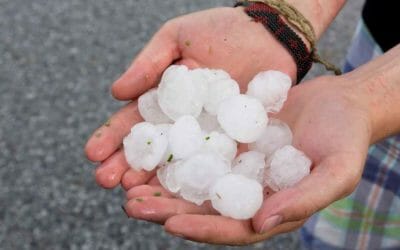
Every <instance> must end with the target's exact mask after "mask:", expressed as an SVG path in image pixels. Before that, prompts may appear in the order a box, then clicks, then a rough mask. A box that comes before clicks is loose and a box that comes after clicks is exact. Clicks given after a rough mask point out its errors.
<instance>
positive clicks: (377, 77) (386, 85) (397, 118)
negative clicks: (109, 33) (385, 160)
mask: <svg viewBox="0 0 400 250" xmlns="http://www.w3.org/2000/svg"><path fill="white" fill-rule="evenodd" d="M347 77H348V79H349V80H350V84H352V83H353V84H354V86H352V87H351V91H354V93H355V95H357V96H358V97H357V98H359V100H360V101H361V104H362V105H364V106H365V107H367V109H368V111H369V114H370V119H371V130H372V131H371V132H372V142H376V141H378V140H380V139H383V138H385V137H388V136H390V135H393V134H396V133H399V132H400V45H397V46H396V47H395V48H393V49H391V50H390V51H388V52H387V53H385V54H384V55H383V56H381V57H379V58H377V59H375V60H373V61H371V62H370V63H368V64H365V65H364V66H362V67H360V68H359V69H357V70H355V71H353V72H352V73H350V74H348V76H347Z"/></svg>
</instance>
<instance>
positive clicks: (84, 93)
mask: <svg viewBox="0 0 400 250" xmlns="http://www.w3.org/2000/svg"><path fill="white" fill-rule="evenodd" d="M231 3H232V1H211V0H193V1H184V0H164V1H156V0H146V1H137V0H120V1H107V0H51V1H49V0H0V117H1V119H0V249H7V250H8V249H10V250H11V249H12V250H14V249H52V250H56V249H146V250H148V249H237V248H231V247H219V246H218V247H217V246H210V245H206V244H197V243H192V242H189V241H185V240H181V239H178V238H175V237H172V236H168V235H167V234H166V233H164V232H163V230H162V227H160V226H158V225H154V224H150V223H147V222H142V221H134V220H128V219H127V218H126V217H125V215H124V214H123V213H122V211H121V208H120V206H121V204H122V203H123V201H124V198H123V192H122V191H121V189H119V188H118V189H115V190H102V189H100V188H99V187H97V186H96V184H95V182H94V179H93V176H92V174H93V170H94V166H93V164H91V163H90V162H88V161H87V160H86V159H85V157H84V154H83V150H82V148H83V145H84V143H85V140H86V139H87V137H88V136H89V134H90V133H91V131H92V130H93V129H95V128H96V127H97V126H98V125H100V124H102V123H103V122H104V121H105V120H106V118H107V117H108V116H109V115H110V114H111V113H112V112H114V111H116V110H117V109H118V107H120V106H121V105H122V104H121V103H118V102H116V101H114V100H113V99H112V98H111V96H110V94H109V87H110V84H111V82H112V81H113V80H114V79H116V78H117V77H118V75H119V74H120V73H121V72H122V71H123V70H124V69H125V68H126V66H127V65H128V64H129V62H130V61H131V59H132V58H133V57H134V55H135V54H136V53H137V52H138V51H139V50H140V48H142V46H143V45H144V44H145V42H146V41H147V40H148V39H149V38H150V37H151V34H152V33H154V32H155V31H156V30H157V27H159V26H160V25H161V24H162V23H163V22H164V21H165V20H167V19H169V18H171V17H173V16H176V15H180V14H183V13H187V12H191V11H195V10H199V9H205V8H210V7H213V6H219V5H222V4H225V5H229V4H231ZM361 4H362V0H353V1H349V3H348V5H347V6H346V8H345V9H344V11H343V12H342V14H341V15H340V16H339V18H338V19H337V21H335V23H334V24H333V25H332V27H331V29H330V31H329V32H328V33H327V34H326V35H325V37H324V38H323V39H322V43H321V46H320V48H321V53H322V54H323V55H324V56H325V57H327V58H330V59H331V60H333V61H334V62H335V63H341V62H342V60H343V56H344V54H345V51H346V47H347V46H348V44H349V42H350V39H351V35H352V32H353V30H354V27H355V23H356V21H357V19H358V17H359V9H360V6H361ZM322 72H323V71H322V68H321V67H316V68H314V69H313V71H312V73H311V75H312V76H314V75H315V74H320V73H322ZM298 248H299V240H298V236H297V233H292V234H286V235H282V236H278V237H276V238H274V239H272V240H270V241H267V242H264V243H258V244H255V245H252V246H248V247H243V248H240V249H285V250H287V249H298Z"/></svg>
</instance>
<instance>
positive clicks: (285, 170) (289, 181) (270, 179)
mask: <svg viewBox="0 0 400 250" xmlns="http://www.w3.org/2000/svg"><path fill="white" fill-rule="evenodd" d="M311 164H312V162H311V160H310V159H309V158H308V157H307V156H306V155H305V154H304V153H303V152H301V151H300V150H298V149H296V148H294V147H293V146H291V145H286V146H284V147H282V148H280V149H278V150H277V151H275V153H274V154H273V155H272V156H271V158H270V159H269V160H268V161H267V168H266V169H265V173H264V185H265V186H266V185H268V186H269V187H270V188H271V189H272V190H274V191H279V190H281V189H285V188H288V187H291V186H293V185H295V184H296V183H298V182H299V181H300V180H301V179H302V178H304V177H305V176H307V175H309V174H310V167H311Z"/></svg>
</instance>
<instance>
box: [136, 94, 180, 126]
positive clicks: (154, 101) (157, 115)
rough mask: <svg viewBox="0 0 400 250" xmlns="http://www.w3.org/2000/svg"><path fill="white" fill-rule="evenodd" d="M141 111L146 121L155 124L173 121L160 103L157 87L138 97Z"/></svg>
mask: <svg viewBox="0 0 400 250" xmlns="http://www.w3.org/2000/svg"><path fill="white" fill-rule="evenodd" d="M138 108H139V113H140V115H141V116H142V117H143V119H144V120H145V121H146V122H151V123H153V124H160V123H169V122H172V120H171V119H169V118H168V116H166V115H165V114H164V112H163V111H162V110H161V108H160V105H158V97H157V89H156V88H153V89H150V90H149V91H147V92H146V93H144V94H143V95H141V96H140V97H139V99H138Z"/></svg>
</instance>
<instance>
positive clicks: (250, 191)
mask: <svg viewBox="0 0 400 250" xmlns="http://www.w3.org/2000/svg"><path fill="white" fill-rule="evenodd" d="M210 196H211V203H212V206H213V207H214V208H215V209H216V210H217V211H218V212H220V213H221V214H222V215H224V216H229V217H232V218H234V219H237V220H246V219H250V218H251V217H253V216H254V215H255V213H256V212H257V210H258V209H259V208H260V207H261V205H262V201H263V189H262V186H261V184H260V183H258V182H257V181H255V180H252V179H249V178H247V177H245V176H243V175H237V174H228V175H225V176H224V177H222V178H220V179H218V181H217V182H216V183H215V184H214V185H213V186H212V188H211V189H210Z"/></svg>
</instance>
